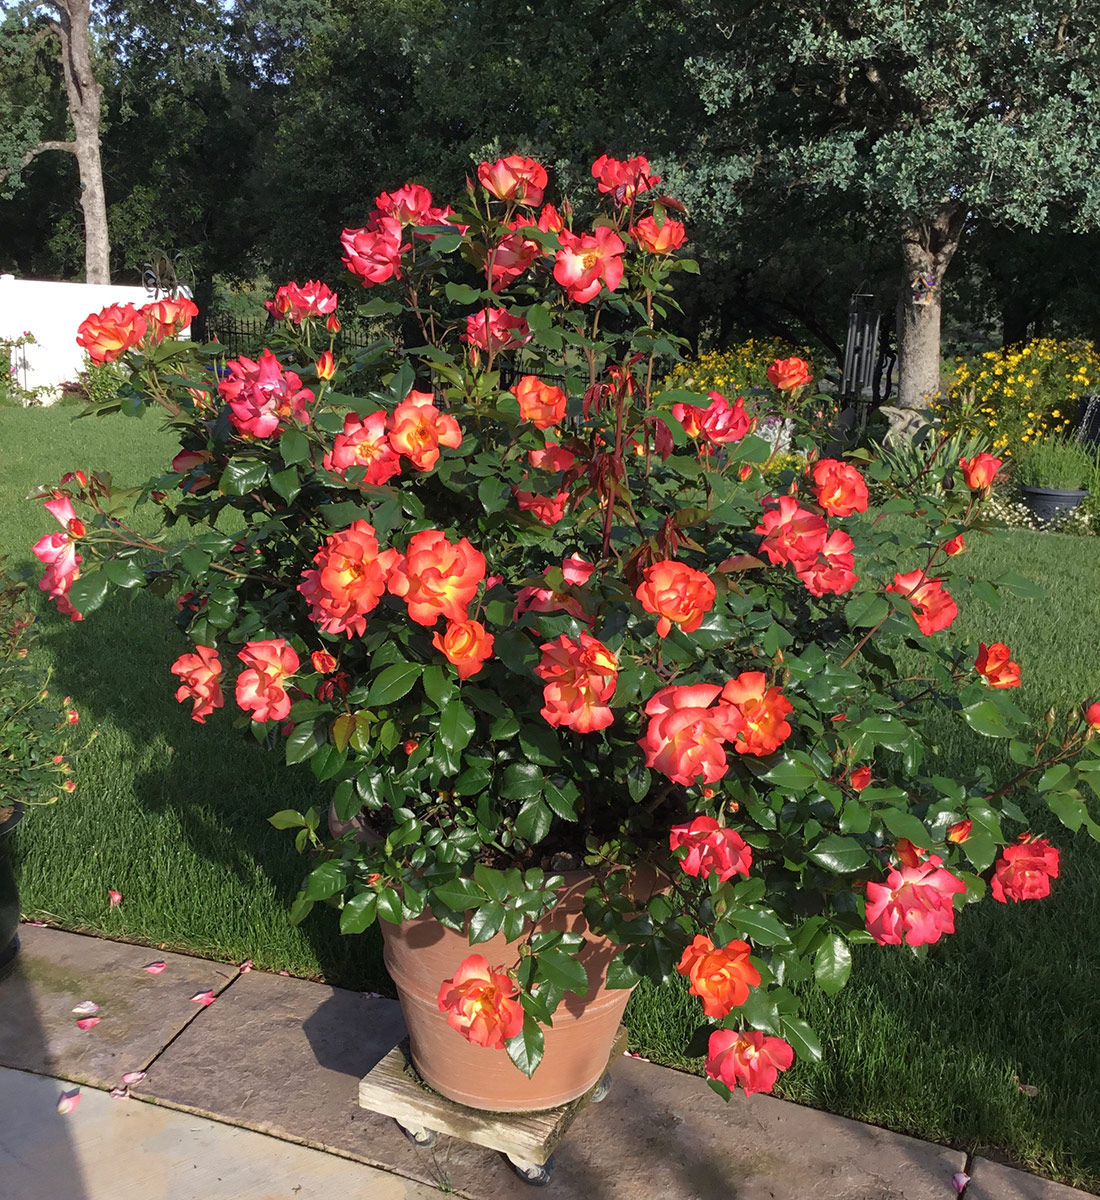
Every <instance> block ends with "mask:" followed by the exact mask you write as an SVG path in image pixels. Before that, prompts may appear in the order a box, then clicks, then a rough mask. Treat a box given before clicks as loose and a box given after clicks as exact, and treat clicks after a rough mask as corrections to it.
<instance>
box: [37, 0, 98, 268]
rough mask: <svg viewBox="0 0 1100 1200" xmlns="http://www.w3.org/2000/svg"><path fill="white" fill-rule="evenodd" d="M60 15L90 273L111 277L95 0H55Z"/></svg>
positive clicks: (86, 264) (86, 262) (57, 25)
mask: <svg viewBox="0 0 1100 1200" xmlns="http://www.w3.org/2000/svg"><path fill="white" fill-rule="evenodd" d="M55 2H56V6H57V10H58V16H57V20H56V21H51V23H50V24H51V27H52V28H53V31H54V32H55V33H56V34H57V36H58V38H59V40H60V42H61V67H62V71H63V73H64V76H65V96H66V100H67V102H68V109H69V117H70V119H71V120H72V123H73V133H74V144H73V153H74V154H75V155H76V162H77V169H78V170H79V172H80V206H81V208H82V209H83V210H84V278H85V281H86V282H87V283H110V282H111V241H110V237H109V235H108V231H107V196H106V193H105V191H104V188H103V165H102V162H101V161H100V156H99V123H100V96H101V94H102V91H103V88H102V87H101V86H100V84H99V83H98V81H97V80H96V77H95V75H94V73H93V72H92V54H91V30H90V21H91V3H90V0H55Z"/></svg>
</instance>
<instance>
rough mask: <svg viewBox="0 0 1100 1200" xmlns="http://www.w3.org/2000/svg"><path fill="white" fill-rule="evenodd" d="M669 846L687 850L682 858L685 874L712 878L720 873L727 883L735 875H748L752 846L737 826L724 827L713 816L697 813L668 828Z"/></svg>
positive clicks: (719, 876) (720, 876)
mask: <svg viewBox="0 0 1100 1200" xmlns="http://www.w3.org/2000/svg"><path fill="white" fill-rule="evenodd" d="M668 845H669V849H670V850H683V849H686V850H687V854H685V855H684V857H683V858H681V859H680V867H681V869H682V870H683V872H684V874H685V875H691V876H694V877H696V878H702V879H709V878H710V876H711V875H717V876H718V878H719V880H720V881H721V882H722V883H725V881H726V880H727V879H729V878H730V877H731V876H732V875H748V873H749V868H750V867H751V866H752V850H751V849H750V848H749V846H748V845H747V843H746V842H745V840H744V838H742V837H741V835H740V834H739V833H738V832H737V831H736V830H734V829H724V828H723V827H722V826H721V825H719V824H718V822H717V821H716V820H715V819H714V818H713V817H696V818H695V820H694V821H691V822H690V823H688V824H686V825H673V827H672V828H671V829H670V830H669V835H668Z"/></svg>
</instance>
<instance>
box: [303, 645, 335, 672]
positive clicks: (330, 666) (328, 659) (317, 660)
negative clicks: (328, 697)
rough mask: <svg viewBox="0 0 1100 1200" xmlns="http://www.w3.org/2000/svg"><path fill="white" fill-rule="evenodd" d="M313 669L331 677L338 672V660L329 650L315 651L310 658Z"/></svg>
mask: <svg viewBox="0 0 1100 1200" xmlns="http://www.w3.org/2000/svg"><path fill="white" fill-rule="evenodd" d="M309 661H310V662H311V663H313V669H314V670H315V671H319V672H320V673H321V674H322V675H331V674H332V672H333V671H335V670H336V659H335V657H334V656H333V655H331V654H329V652H328V651H327V650H314V651H313V653H312V654H311V655H310V656H309Z"/></svg>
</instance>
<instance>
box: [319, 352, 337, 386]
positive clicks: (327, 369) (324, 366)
mask: <svg viewBox="0 0 1100 1200" xmlns="http://www.w3.org/2000/svg"><path fill="white" fill-rule="evenodd" d="M335 374H336V359H334V358H333V357H332V351H331V350H326V351H325V352H324V353H323V354H322V355H321V357H320V358H319V359H318V360H317V378H318V379H325V380H329V379H331V378H332V377H333V376H334V375H335Z"/></svg>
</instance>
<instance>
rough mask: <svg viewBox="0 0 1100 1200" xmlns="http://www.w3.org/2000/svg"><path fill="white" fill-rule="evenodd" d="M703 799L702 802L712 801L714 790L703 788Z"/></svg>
mask: <svg viewBox="0 0 1100 1200" xmlns="http://www.w3.org/2000/svg"><path fill="white" fill-rule="evenodd" d="M703 799H704V800H713V799H714V788H712V787H705V788H703Z"/></svg>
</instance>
